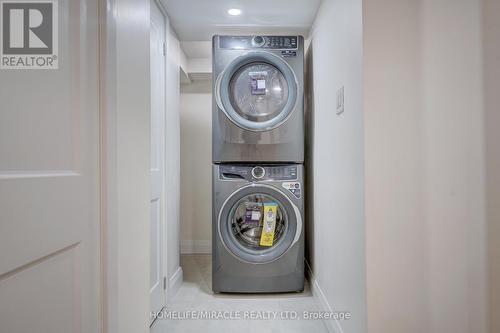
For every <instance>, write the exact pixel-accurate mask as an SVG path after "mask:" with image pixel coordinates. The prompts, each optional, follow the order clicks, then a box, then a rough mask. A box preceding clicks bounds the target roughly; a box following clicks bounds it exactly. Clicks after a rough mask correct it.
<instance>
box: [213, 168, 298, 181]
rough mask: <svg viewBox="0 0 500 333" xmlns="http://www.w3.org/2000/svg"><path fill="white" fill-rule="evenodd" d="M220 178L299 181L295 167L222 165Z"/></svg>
mask: <svg viewBox="0 0 500 333" xmlns="http://www.w3.org/2000/svg"><path fill="white" fill-rule="evenodd" d="M219 178H220V179H223V180H247V181H265V180H279V181H281V180H285V181H291V180H297V166H295V165H286V166H283V165H220V166H219Z"/></svg>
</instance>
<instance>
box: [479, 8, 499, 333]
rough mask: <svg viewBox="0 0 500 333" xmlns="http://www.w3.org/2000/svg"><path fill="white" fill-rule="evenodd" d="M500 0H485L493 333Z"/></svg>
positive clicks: (494, 328) (493, 316)
mask: <svg viewBox="0 0 500 333" xmlns="http://www.w3.org/2000/svg"><path fill="white" fill-rule="evenodd" d="M499 17H500V1H497V0H484V1H483V52H484V54H483V61H484V63H483V73H484V106H485V130H486V133H485V141H486V142H485V143H486V195H487V204H486V207H487V211H486V214H487V215H486V216H487V219H488V229H487V230H488V238H487V239H488V245H489V246H488V268H489V274H488V281H489V284H490V285H489V325H490V332H491V333H494V332H500V316H499V315H498V314H499V313H500V185H499V184H500V149H499V148H498V144H499V142H500V112H499V110H500V107H499V106H500V94H499V93H498V90H499V87H500V20H499Z"/></svg>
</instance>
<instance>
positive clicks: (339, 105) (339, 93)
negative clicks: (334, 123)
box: [337, 86, 344, 115]
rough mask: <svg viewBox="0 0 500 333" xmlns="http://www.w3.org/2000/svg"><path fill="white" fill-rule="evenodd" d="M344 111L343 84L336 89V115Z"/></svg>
mask: <svg viewBox="0 0 500 333" xmlns="http://www.w3.org/2000/svg"><path fill="white" fill-rule="evenodd" d="M342 113H344V86H342V87H340V89H339V90H337V115H341V114H342Z"/></svg>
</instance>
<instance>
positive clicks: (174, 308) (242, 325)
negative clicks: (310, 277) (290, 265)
mask: <svg viewBox="0 0 500 333" xmlns="http://www.w3.org/2000/svg"><path fill="white" fill-rule="evenodd" d="M181 266H182V269H183V271H184V282H183V284H182V286H181V288H180V289H179V291H178V292H177V294H176V295H175V296H174V297H173V299H171V300H170V302H169V304H168V305H167V307H166V309H164V311H163V312H162V316H163V318H162V316H160V317H159V318H158V319H157V320H156V321H155V323H154V324H153V327H152V329H151V332H152V333H166V332H169V333H170V332H183V333H184V332H217V333H220V332H238V333H246V332H259V333H267V332H273V333H278V332H315V333H322V332H327V330H326V328H325V326H324V324H323V321H321V320H314V319H304V312H307V313H314V312H316V311H318V308H317V307H316V305H315V303H314V300H313V297H312V295H311V291H310V289H309V285H308V284H307V283H306V288H305V290H304V292H302V293H285V294H264V295H255V294H253V295H251V294H250V295H245V294H213V293H212V291H211V288H210V286H211V284H212V281H211V280H212V259H211V255H209V254H191V255H182V256H181ZM206 312H210V313H212V314H213V313H214V312H215V313H216V314H217V316H219V315H220V316H222V315H227V316H229V315H231V316H232V318H233V319H230V320H223V319H220V320H218V319H213V320H207V319H184V318H185V317H186V316H188V315H191V316H192V315H195V316H202V315H203V313H206ZM169 315H170V316H171V318H165V317H168V316H169ZM287 315H288V316H294V315H296V316H297V317H296V318H295V319H281V316H283V317H284V316H287ZM176 316H177V319H175V317H176ZM236 316H240V318H236ZM250 316H255V317H254V318H255V319H250V318H249V317H250ZM258 316H262V319H260V318H257V317H258ZM265 316H268V317H267V318H268V319H265ZM274 316H276V317H274ZM274 319H278V320H274Z"/></svg>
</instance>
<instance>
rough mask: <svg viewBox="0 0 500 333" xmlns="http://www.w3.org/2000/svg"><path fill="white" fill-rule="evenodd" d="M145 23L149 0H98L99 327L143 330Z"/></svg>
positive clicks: (146, 304) (146, 307)
mask: <svg viewBox="0 0 500 333" xmlns="http://www.w3.org/2000/svg"><path fill="white" fill-rule="evenodd" d="M149 28H150V0H99V37H100V38H99V39H100V40H99V51H98V52H99V81H100V83H99V84H100V86H99V92H100V95H99V106H100V111H99V115H100V133H101V138H100V158H101V163H100V166H99V167H100V176H101V184H100V192H101V212H100V219H101V224H100V229H101V239H100V246H101V267H100V268H101V286H102V287H101V315H102V318H103V319H102V324H101V332H109V333H115V332H120V333H146V332H149V318H150V313H149V311H150V299H149V246H150V239H149V215H150V212H149V210H150V208H149V201H150V183H149V177H150V156H149V145H150V140H151V138H150V114H149V110H150V98H151V94H150V75H149V72H150V69H149V61H150V60H149V48H150V37H149ZM138 111H140V112H138Z"/></svg>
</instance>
